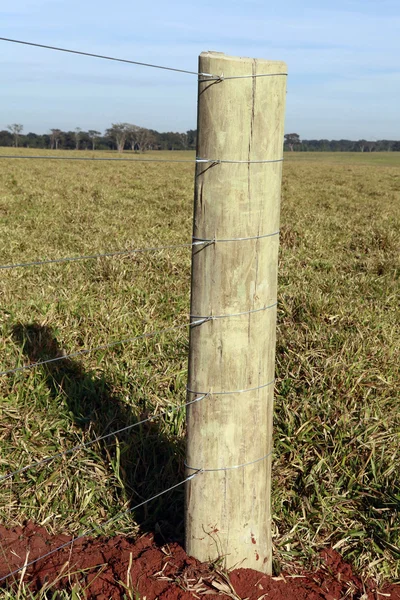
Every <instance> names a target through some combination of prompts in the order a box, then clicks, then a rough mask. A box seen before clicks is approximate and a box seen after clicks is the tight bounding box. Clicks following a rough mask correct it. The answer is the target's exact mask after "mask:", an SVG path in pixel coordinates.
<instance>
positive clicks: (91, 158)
mask: <svg viewBox="0 0 400 600" xmlns="http://www.w3.org/2000/svg"><path fill="white" fill-rule="evenodd" d="M0 39H1V38H0ZM0 158H6V159H8V160H10V159H11V160H13V159H17V160H18V159H24V160H29V159H32V160H86V161H91V162H93V161H94V162H96V161H113V162H132V163H135V162H136V163H200V164H202V163H203V164H204V163H207V164H213V165H219V164H224V163H230V164H246V165H248V164H262V163H277V162H282V161H283V160H284V159H283V158H277V159H273V160H223V159H214V158H195V159H192V158H113V157H106V156H105V157H99V158H97V157H94V156H49V155H46V154H44V155H42V156H41V155H40V154H38V155H33V156H32V155H29V154H15V155H14V154H0Z"/></svg>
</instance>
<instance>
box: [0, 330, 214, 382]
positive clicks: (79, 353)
mask: <svg viewBox="0 0 400 600" xmlns="http://www.w3.org/2000/svg"><path fill="white" fill-rule="evenodd" d="M206 320H207V319H200V320H199V321H197V322H196V321H194V322H192V323H184V324H183V325H175V326H174V327H166V328H165V329H158V330H156V331H150V332H149V333H142V334H141V335H137V336H135V337H131V338H127V339H124V340H118V341H116V342H110V343H109V344H103V345H101V346H95V347H94V348H87V349H84V350H78V351H77V352H72V353H71V354H66V355H64V356H56V357H55V358H49V359H48V360H41V361H39V362H35V363H32V364H30V365H24V366H22V367H16V368H14V369H8V370H7V371H0V376H1V375H11V374H12V373H17V372H18V371H24V370H25V369H33V368H35V367H40V366H42V365H47V364H49V363H55V362H58V361H60V360H66V359H68V358H75V357H77V356H82V355H85V354H89V353H90V352H95V351H96V350H107V349H108V348H112V347H114V346H118V345H121V344H129V343H132V342H135V341H136V340H142V339H145V338H148V337H153V336H155V335H160V334H162V333H167V332H169V331H176V330H177V329H183V328H184V327H192V326H193V325H201V323H204V321H206Z"/></svg>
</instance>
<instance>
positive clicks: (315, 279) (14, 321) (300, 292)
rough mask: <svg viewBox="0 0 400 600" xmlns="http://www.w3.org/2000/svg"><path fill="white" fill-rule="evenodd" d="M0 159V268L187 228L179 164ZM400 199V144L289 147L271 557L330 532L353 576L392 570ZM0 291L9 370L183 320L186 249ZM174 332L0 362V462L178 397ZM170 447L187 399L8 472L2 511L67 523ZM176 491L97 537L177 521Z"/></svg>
mask: <svg viewBox="0 0 400 600" xmlns="http://www.w3.org/2000/svg"><path fill="white" fill-rule="evenodd" d="M6 150H7V151H6ZM0 152H1V153H2V154H6V153H9V152H10V151H9V149H4V148H3V149H0ZM13 152H18V153H19V154H24V153H27V152H30V153H32V154H37V153H38V152H37V151H32V150H29V151H27V150H25V149H18V150H14V151H13ZM47 153H48V152H47ZM43 154H46V152H43ZM59 154H61V152H60V153H59ZM82 154H83V153H79V156H82ZM67 155H71V154H70V153H67ZM91 155H92V153H87V156H91ZM100 155H105V154H103V153H102V154H100V153H96V156H100ZM113 156H115V155H113ZM147 156H150V154H148V155H146V157H147ZM158 156H160V157H163V158H172V157H173V156H177V157H178V158H185V157H186V158H194V155H193V154H192V153H176V154H174V153H163V154H160V153H157V157H158ZM131 157H132V158H134V157H135V155H131ZM0 167H1V170H0V215H1V233H0V236H1V237H0V239H1V244H0V247H1V255H0V262H1V263H2V264H6V263H9V262H12V263H14V262H19V261H25V260H31V259H45V258H55V257H62V256H76V255H80V254H87V253H92V252H107V251H110V250H118V249H125V248H129V247H142V246H154V245H158V244H164V243H168V244H179V243H182V242H188V241H190V236H191V227H192V225H191V218H192V196H193V164H187V165H186V164H157V163H154V164H153V163H151V164H147V165H146V164H143V163H136V164H135V163H134V164H130V163H107V162H99V163H92V162H88V163H85V162H68V161H60V162H55V161H54V162H53V161H52V162H44V161H37V162H36V161H33V160H30V161H22V160H21V161H7V162H6V161H1V162H0ZM399 201H400V155H399V154H398V153H397V154H396V153H387V154H384V153H382V154H381V153H377V154H374V153H371V154H369V153H368V154H366V153H364V154H340V153H335V154H325V153H320V154H319V153H318V154H317V153H315V154H312V153H301V154H300V153H293V154H291V153H289V154H288V155H287V161H286V162H285V164H284V181H283V192H282V219H281V221H282V228H281V231H282V234H281V256H280V281H279V323H278V343H277V366H276V373H277V382H276V411H275V458H274V464H273V515H274V524H273V527H274V544H275V568H276V571H279V570H280V569H282V568H287V567H288V566H290V565H292V564H293V562H305V563H307V562H308V563H309V562H310V560H312V559H313V558H314V557H315V555H316V552H317V551H318V550H319V549H321V548H322V547H324V546H325V545H333V546H335V547H336V548H338V550H339V551H340V552H341V553H343V554H344V556H345V558H347V559H349V560H351V561H352V562H353V563H354V565H355V567H356V568H357V569H358V571H359V572H360V573H361V574H363V575H365V576H369V575H372V576H375V577H378V579H379V580H382V579H383V578H389V579H391V580H393V579H398V578H399V577H400V569H399V562H398V559H399V557H400V519H399V508H400V485H399V480H398V472H399V469H400V449H399V443H400V416H399V411H398V390H399V383H400V377H399V364H400V350H399V347H400V345H399V333H400V332H399V317H400V314H399V308H398V304H399V269H400V264H399V256H400V202H399ZM0 286H1V287H0V298H1V304H0V327H1V338H0V353H1V357H2V358H1V369H0V370H4V369H6V368H12V367H14V366H15V365H17V364H24V363H25V364H26V363H29V361H34V360H38V359H41V358H46V357H52V356H56V355H58V354H59V353H60V352H66V353H69V352H73V351H75V350H79V349H83V348H89V347H93V346H98V345H101V344H105V343H107V342H110V341H113V340H120V339H123V338H129V337H132V336H135V335H139V334H141V333H142V332H145V331H147V332H149V331H153V330H158V329H162V328H164V327H170V326H173V325H181V324H184V323H185V322H186V320H187V314H188V311H189V292H190V290H189V286H190V249H180V250H174V251H162V252H157V253H146V254H135V255H132V256H124V257H114V258H110V259H98V260H95V261H92V260H91V261H83V262H79V263H70V264H59V265H48V266H43V267H31V268H26V269H22V268H21V269H15V270H10V271H1V279H0ZM187 344H188V336H187V330H186V329H180V330H177V331H175V332H171V333H166V334H163V335H159V336H155V337H154V338H148V339H146V340H144V341H138V342H135V343H133V344H125V345H121V346H116V347H115V348H114V349H113V350H112V351H99V352H94V353H91V354H88V355H85V356H82V357H80V358H79V359H76V360H71V361H61V362H60V363H56V364H55V365H53V366H49V367H48V368H45V367H41V368H37V369H32V370H26V371H23V372H19V373H16V374H14V375H9V376H6V377H1V378H0V394H1V397H2V400H1V405H0V469H1V471H3V472H7V471H9V470H14V469H17V468H19V467H20V466H23V465H25V464H28V463H30V462H32V461H34V460H37V459H40V458H43V457H46V456H49V455H51V454H53V453H56V452H58V451H60V449H61V450H63V449H67V448H70V447H72V446H73V445H75V444H77V443H80V442H83V441H88V440H90V439H93V437H95V436H96V435H102V434H104V433H107V432H109V431H112V430H114V429H116V428H117V427H119V426H123V425H126V424H128V423H133V422H135V420H137V419H140V418H143V417H145V416H147V415H150V414H153V413H156V414H157V412H161V411H162V410H164V409H165V408H166V407H168V406H171V407H173V406H176V405H177V404H179V403H183V402H185V384H186V368H187V366H186V358H187ZM183 458H184V414H183V411H180V412H171V413H170V414H169V416H168V417H167V418H163V419H160V420H159V421H157V422H154V423H150V424H149V425H148V427H146V426H142V427H139V428H136V429H134V430H132V431H130V432H129V433H126V434H121V435H120V436H118V440H115V439H114V438H113V440H112V442H110V441H108V442H107V443H105V442H99V443H97V444H94V445H92V446H90V448H88V449H87V450H86V451H84V452H77V453H74V454H73V455H68V456H66V457H64V458H61V459H57V460H55V461H53V462H52V463H51V464H50V465H47V466H45V467H44V468H42V469H40V470H37V469H32V470H31V471H28V472H26V473H23V474H21V475H18V476H16V477H15V478H14V479H13V480H12V481H11V480H9V481H7V482H6V483H3V485H1V487H0V519H1V522H2V523H7V524H8V525H10V526H11V525H14V524H17V523H22V522H23V521H24V520H25V519H28V518H29V519H33V520H34V521H36V522H38V523H40V524H44V525H46V527H48V528H49V529H50V530H51V531H54V532H69V533H77V532H79V531H81V530H82V529H84V528H86V527H88V528H91V527H94V526H96V524H98V523H101V522H104V521H105V520H106V519H108V518H110V517H112V516H114V515H116V514H118V513H119V512H120V511H122V510H126V509H127V508H129V507H130V506H132V505H134V504H136V503H139V502H140V501H141V500H143V499H145V498H146V497H148V496H150V495H152V494H153V493H156V492H157V491H161V490H162V489H164V488H166V487H168V486H169V485H172V484H173V483H176V482H177V481H179V480H181V479H183V477H184V468H183ZM182 502H183V490H182V489H178V491H177V492H175V493H173V494H171V495H169V496H168V497H167V498H166V500H165V498H164V499H163V498H160V499H158V500H156V501H154V502H153V503H151V504H150V505H149V506H148V507H145V508H143V509H140V510H139V511H137V512H136V513H135V515H134V516H132V515H126V516H124V517H123V518H121V519H119V520H118V521H116V522H114V523H113V524H112V526H109V527H107V528H106V533H107V534H114V533H117V532H118V533H120V532H122V533H132V532H135V531H138V530H139V527H140V528H141V529H142V530H146V529H147V530H154V529H155V530H156V531H157V532H159V533H160V535H161V536H164V537H165V538H168V537H169V536H171V535H174V536H176V535H178V536H179V535H181V534H182V521H183V508H182V506H183V505H182Z"/></svg>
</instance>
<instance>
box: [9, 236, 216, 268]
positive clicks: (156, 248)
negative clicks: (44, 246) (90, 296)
mask: <svg viewBox="0 0 400 600" xmlns="http://www.w3.org/2000/svg"><path fill="white" fill-rule="evenodd" d="M207 243H209V240H203V241H201V240H198V241H195V242H191V243H190V242H188V243H187V244H176V245H171V246H168V245H167V246H154V247H149V248H132V250H115V251H113V252H104V253H103V254H87V255H82V256H69V257H68V256H67V257H64V258H50V259H47V260H36V261H32V262H26V263H11V264H9V265H0V269H17V268H19V267H38V266H41V265H52V264H56V263H64V262H77V261H79V260H92V259H95V258H110V257H112V256H124V255H130V254H135V253H141V252H159V251H161V250H177V249H179V248H191V247H192V246H200V245H204V244H207Z"/></svg>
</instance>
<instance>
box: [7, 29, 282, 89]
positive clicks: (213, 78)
mask: <svg viewBox="0 0 400 600" xmlns="http://www.w3.org/2000/svg"><path fill="white" fill-rule="evenodd" d="M0 41H2V42H11V43H13V44H22V45H24V46H34V47H35V48H45V49H46V50H56V51H57V52H66V53H68V54H78V55H80V56H90V57H92V58H101V59H103V60H112V61H114V62H121V63H127V64H129V65H136V66H140V67H150V68H152V69H162V70H163V71H174V72H176V73H185V74H187V75H197V76H198V77H199V81H200V82H203V81H207V82H208V81H210V82H215V83H219V82H222V81H226V80H229V79H250V78H252V79H253V78H255V77H279V76H284V77H287V75H288V74H287V73H279V72H278V73H252V74H249V75H233V76H228V77H225V76H224V74H223V73H222V74H220V75H215V74H213V73H202V72H200V73H199V72H198V71H189V70H187V69H178V68H175V67H166V66H163V65H154V64H151V63H145V62H140V61H137V60H129V59H126V58H116V57H113V56H106V55H103V54H94V53H92V52H83V51H81V50H71V49H69V48H60V47H58V46H49V45H47V44H38V43H36V42H27V41H25V40H15V39H11V38H6V37H0ZM201 77H204V79H201Z"/></svg>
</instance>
